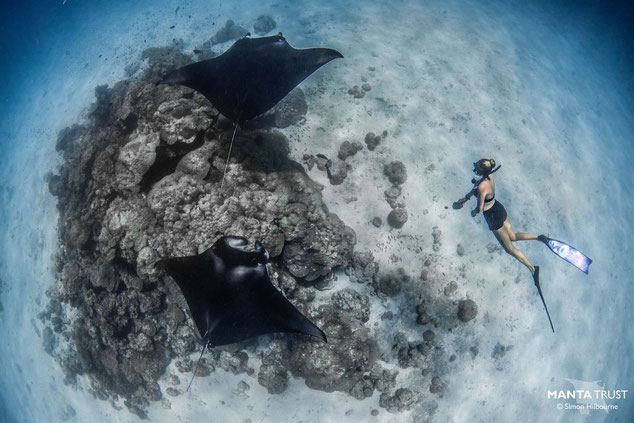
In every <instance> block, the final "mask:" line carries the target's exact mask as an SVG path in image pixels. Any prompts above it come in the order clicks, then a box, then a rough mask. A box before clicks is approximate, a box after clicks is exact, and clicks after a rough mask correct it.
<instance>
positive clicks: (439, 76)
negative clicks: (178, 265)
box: [0, 1, 634, 422]
mask: <svg viewBox="0 0 634 423" xmlns="http://www.w3.org/2000/svg"><path fill="white" fill-rule="evenodd" d="M178 6H180V7H181V9H179V11H178V12H175V10H176V8H177V7H178ZM65 7H67V8H68V14H69V19H68V21H67V22H65V23H64V24H62V23H60V25H59V29H60V30H59V32H57V33H55V34H52V35H51V38H50V39H49V40H47V41H46V45H47V46H50V48H46V49H44V48H43V49H42V51H40V54H39V55H38V60H37V61H35V60H34V61H33V62H32V65H31V67H28V68H27V67H25V68H23V69H20V70H19V71H20V72H22V73H23V75H24V77H23V79H22V82H21V84H19V85H16V87H15V105H14V107H13V108H12V110H11V113H10V114H9V115H7V116H4V117H3V121H4V122H3V123H2V136H3V137H6V140H7V141H6V142H5V143H4V145H6V147H5V153H4V157H3V159H2V161H3V166H2V170H1V171H0V172H1V176H2V179H1V180H2V181H3V182H2V190H1V191H0V192H1V195H2V204H3V206H2V208H1V209H0V218H1V223H0V228H2V233H3V236H2V245H1V247H0V248H1V249H2V255H3V259H2V264H1V265H0V278H1V279H2V293H1V297H0V298H1V300H2V305H3V311H2V312H0V328H1V330H2V333H3V335H4V336H3V341H2V342H1V343H0V357H2V359H3V362H4V363H5V366H4V369H5V370H4V372H3V378H2V382H0V390H1V392H2V396H3V397H4V399H5V403H6V406H7V408H9V409H10V410H15V416H16V418H17V420H18V421H22V420H24V421H28V422H30V421H34V422H38V421H43V420H44V419H45V418H46V417H50V416H54V418H53V420H55V421H61V420H63V419H69V420H70V421H73V420H74V421H88V420H90V419H96V418H100V419H101V420H103V421H135V420H136V417H135V416H133V415H131V414H129V413H128V412H127V411H126V410H125V409H124V410H122V411H117V410H115V409H113V408H112V407H111V406H110V404H109V403H107V402H102V401H98V400H95V399H93V397H92V396H90V395H89V394H88V393H87V388H88V387H87V383H86V381H82V382H80V385H79V387H78V389H73V388H72V387H70V386H66V385H64V384H63V383H62V380H63V375H62V374H61V371H60V369H59V367H58V366H57V364H56V363H54V361H53V360H51V358H50V357H49V356H48V355H46V354H45V352H44V350H43V348H42V346H41V342H40V340H39V339H38V337H37V331H38V325H39V322H37V321H36V320H35V314H36V313H37V312H38V311H39V309H40V307H41V304H42V302H43V298H44V292H45V291H46V289H47V288H49V287H50V286H51V284H52V283H53V278H54V275H53V271H52V257H53V254H54V252H55V248H56V245H57V234H56V224H57V214H56V208H55V201H54V198H52V197H51V196H50V194H49V193H48V189H47V186H46V184H45V175H46V173H47V172H49V171H54V170H55V168H56V167H57V165H58V162H57V160H58V159H57V158H56V157H57V156H56V153H55V139H56V135H57V132H58V131H59V130H60V129H62V128H63V127H65V126H68V125H70V124H72V123H74V122H77V121H80V120H81V119H82V118H83V116H84V114H85V110H86V108H87V107H88V106H89V104H90V103H91V102H92V101H93V96H94V87H95V86H97V85H99V84H103V83H109V84H112V83H114V82H116V81H117V80H119V79H121V78H122V77H123V76H124V69H125V67H126V66H127V65H128V64H130V63H133V62H136V61H138V60H139V54H140V52H141V51H142V50H143V49H144V48H146V47H149V46H155V45H156V46H160V45H166V44H169V43H170V42H171V40H172V38H182V39H183V40H184V41H185V42H186V46H190V47H191V48H193V47H194V46H196V45H198V44H199V43H200V42H202V41H204V40H206V39H208V38H209V37H210V36H211V35H212V34H213V33H214V32H215V31H216V30H217V27H218V26H219V25H221V24H222V23H223V22H225V21H226V20H227V19H233V20H235V21H236V22H237V23H239V24H242V25H244V26H249V25H251V24H252V22H254V21H255V18H256V17H257V16H258V15H259V14H261V13H268V14H270V15H271V16H273V17H274V19H275V20H276V21H277V27H278V29H279V30H281V31H282V32H283V33H284V35H285V36H286V37H287V39H288V40H289V42H290V43H291V44H292V45H293V46H295V47H308V46H314V45H320V46H330V47H333V48H336V49H338V50H339V51H341V52H342V53H343V54H344V56H345V59H344V60H341V61H335V62H333V63H331V64H329V65H328V66H326V67H325V68H324V69H322V70H320V71H319V72H317V73H316V74H314V75H313V76H311V78H309V79H308V80H306V81H305V82H304V83H303V84H302V88H303V90H304V92H305V93H306V96H307V102H308V107H309V112H308V115H307V118H306V122H305V123H304V124H303V125H301V126H298V127H291V128H289V129H287V130H286V135H287V136H288V137H289V139H290V140H291V149H292V153H291V154H292V156H293V158H294V159H295V160H297V161H300V162H301V160H302V156H303V155H304V154H317V153H321V154H325V155H326V156H328V157H335V156H336V155H337V151H338V149H339V146H340V145H341V143H342V142H343V141H346V140H348V141H359V142H363V139H364V137H365V134H366V133H367V132H374V133H377V134H379V133H381V132H382V131H384V130H387V132H388V135H387V137H386V138H385V139H384V140H382V142H381V144H380V146H379V147H378V148H377V149H376V150H375V151H373V152H370V151H368V150H366V149H364V150H363V151H361V152H359V153H358V154H356V155H355V156H353V157H351V158H349V159H348V162H349V163H350V164H351V169H350V170H349V171H348V176H347V178H346V179H345V181H344V182H343V184H341V185H337V186H333V185H330V183H329V181H328V178H327V177H326V175H325V173H323V172H320V171H318V170H317V169H316V168H315V169H313V170H311V171H310V172H309V175H310V176H311V177H312V178H313V179H315V180H317V181H318V182H321V183H322V184H323V185H324V186H325V189H324V191H323V194H324V198H325V201H326V203H327V204H328V206H329V208H330V210H331V211H333V212H334V213H337V214H338V215H339V216H340V217H341V218H342V220H343V221H344V222H345V223H346V224H347V225H349V226H351V227H352V228H353V229H354V230H355V232H356V234H357V238H358V244H357V247H356V249H357V250H360V251H371V252H372V253H373V254H374V256H375V259H376V260H377V261H378V262H379V263H380V265H381V266H382V267H385V268H391V267H394V268H397V267H403V268H404V269H405V270H406V272H407V273H409V274H412V275H419V274H420V273H421V271H422V270H423V269H426V270H427V271H428V272H429V275H430V277H429V278H428V280H429V281H430V282H429V283H430V284H433V285H432V286H431V288H432V289H436V290H437V291H438V292H439V294H440V292H441V291H442V290H443V288H444V287H445V286H446V285H447V283H448V282H451V281H455V282H456V283H457V287H458V288H457V292H456V296H457V298H471V299H473V300H474V301H475V302H476V303H477V304H478V309H479V313H478V316H477V318H476V319H475V320H474V321H472V322H470V323H469V324H468V325H464V326H461V327H460V328H459V329H457V330H455V331H452V332H444V333H442V334H438V336H440V339H439V340H438V342H439V343H440V344H441V345H442V346H443V348H445V349H447V350H453V351H455V354H456V355H457V356H458V359H457V360H455V362H451V363H447V369H446V374H445V375H444V376H443V379H444V381H445V383H446V385H447V388H446V391H445V393H444V395H443V396H442V397H438V396H433V398H434V399H435V400H436V401H437V402H438V410H437V411H436V414H435V417H434V421H438V422H462V421H473V420H474V416H477V420H478V421H486V422H498V421H499V422H508V421H544V420H546V419H547V420H548V421H561V422H567V421H579V418H580V415H579V414H578V411H574V410H568V411H566V410H564V411H558V410H557V408H556V406H557V403H556V402H554V401H551V400H548V399H547V397H546V394H547V391H548V390H553V389H571V385H570V384H569V383H568V382H566V381H565V379H566V378H573V379H579V380H587V381H597V380H599V381H601V382H600V383H601V384H605V387H606V389H607V388H610V389H629V388H631V386H628V384H631V380H633V377H632V376H633V375H632V366H631V356H632V346H633V341H634V335H633V333H632V331H631V330H630V329H629V322H630V321H631V317H632V307H631V304H632V301H633V300H634V298H633V293H632V289H631V281H632V277H631V274H632V264H631V262H629V260H628V258H629V257H631V255H632V252H633V251H632V243H631V237H630V236H628V235H627V234H629V233H630V232H631V229H632V223H631V220H630V217H631V216H632V212H633V211H634V207H633V204H632V199H631V198H632V196H631V194H632V188H631V187H630V185H629V180H628V179H626V177H627V176H629V171H630V170H631V164H630V163H631V160H632V158H633V156H634V155H633V154H632V153H633V152H632V145H631V139H632V136H633V135H634V129H633V127H632V123H631V122H630V121H629V116H631V112H632V109H631V105H632V102H631V100H630V99H629V98H627V95H628V93H627V92H625V93H624V92H623V91H622V90H621V89H620V88H621V86H620V85H619V81H618V79H617V78H616V77H615V76H614V75H615V74H616V73H617V72H616V71H615V70H612V68H611V67H610V66H609V64H606V62H605V60H607V59H608V58H609V57H610V56H609V55H607V53H606V56H600V55H588V51H593V50H598V49H599V47H600V46H598V45H597V46H594V45H592V44H590V45H588V41H587V40H588V39H590V40H595V39H593V38H591V37H589V38H586V37H585V36H584V34H583V33H579V32H578V31H577V32H575V30H576V29H577V30H578V27H576V26H575V25H573V24H569V25H565V24H564V23H562V22H560V21H559V20H557V19H556V18H555V17H553V16H550V15H548V14H547V13H544V12H543V11H542V10H541V9H539V8H537V7H535V8H529V7H523V6H519V5H517V4H504V3H502V2H499V3H495V2H494V3H488V4H480V3H479V2H457V1H456V2H436V1H432V2H426V3H420V2H406V1H403V2H393V3H389V4H381V3H379V2H366V3H349V4H346V5H345V7H344V5H342V4H339V3H323V2H320V3H317V2H315V3H302V4H301V5H299V4H297V5H296V4H293V5H291V4H288V5H287V4H284V3H274V2H259V3H257V4H254V6H253V7H245V5H244V4H238V3H231V2H223V3H220V4H218V5H209V4H206V5H203V4H200V3H197V2H186V3H183V2H162V3H161V4H160V5H159V6H157V5H152V6H150V5H149V4H148V3H145V2H141V3H139V4H138V5H137V6H135V7H134V8H132V9H128V8H125V7H123V6H117V5H114V6H111V7H108V8H107V9H103V10H99V9H97V8H94V9H89V7H88V6H87V5H79V4H73V3H71V2H68V3H67V4H66V5H65ZM190 15H191V18H188V16H190ZM79 17H81V19H79ZM209 22H212V23H215V26H211V27H210V26H209ZM171 25H175V27H174V28H173V29H169V27H170V26H171ZM595 42H597V43H598V42H599V41H597V40H595ZM229 44H230V43H227V44H226V45H225V47H228V46H229ZM593 47H594V48H593ZM364 83H365V84H369V85H370V86H371V89H370V90H369V91H367V92H366V94H365V96H364V97H363V98H359V99H357V98H355V97H354V96H352V95H350V94H349V93H348V90H349V89H350V88H352V87H353V86H355V85H358V86H361V85H362V84H364ZM630 94H631V93H630ZM628 140H629V141H628ZM489 156H492V157H495V159H496V160H497V162H498V163H500V164H502V168H501V170H500V171H499V172H498V173H497V174H496V177H497V181H498V185H497V192H496V198H498V199H500V200H501V201H502V202H503V203H504V205H505V206H506V208H507V210H508V211H509V219H510V220H511V222H512V224H513V226H514V227H515V228H516V229H517V230H527V231H529V232H538V233H545V234H548V235H550V236H553V237H555V238H558V239H561V240H564V241H568V242H570V243H571V244H573V245H575V246H576V247H577V248H579V249H580V250H582V251H584V252H585V253H586V254H588V255H589V256H590V257H591V258H592V259H593V260H594V262H593V264H592V266H591V269H590V274H589V275H588V276H586V275H584V274H582V273H581V272H579V271H578V270H576V269H574V268H573V267H571V266H569V265H567V264H566V263H564V262H562V261H561V260H559V259H558V258H557V257H555V256H554V255H552V254H551V253H550V252H548V251H547V250H546V248H544V246H543V245H541V244H538V243H530V242H527V243H524V244H519V246H520V248H521V249H522V250H523V251H525V253H526V254H527V256H528V257H529V258H530V259H531V260H532V261H533V262H534V263H536V264H538V265H540V266H541V269H542V270H541V272H542V287H543V290H544V295H545V297H546V299H547V301H548V305H549V309H550V312H551V315H552V317H553V321H554V324H555V328H556V330H557V333H556V334H555V335H553V334H552V333H551V332H550V330H549V327H548V322H547V319H546V316H545V313H544V312H543V308H542V305H541V303H540V300H539V297H538V296H537V294H536V292H535V289H534V287H533V285H532V280H531V278H530V274H529V273H528V271H527V270H526V269H524V268H523V267H522V266H521V265H520V264H519V263H517V262H516V261H514V260H513V259H512V258H510V257H509V256H507V255H505V254H504V253H503V252H502V251H500V250H499V249H495V248H494V247H495V245H496V241H495V239H494V238H493V237H492V235H491V234H489V231H488V230H487V229H486V225H485V223H484V222H483V221H482V218H481V217H478V218H476V219H475V220H474V219H472V218H471V217H470V216H469V210H468V206H467V207H465V208H463V209H462V210H460V211H454V210H452V209H451V204H452V202H453V201H455V200H457V199H458V198H460V197H461V196H463V195H464V194H465V192H466V191H467V190H468V189H469V188H470V186H469V180H470V178H471V163H472V162H473V161H475V160H477V159H479V158H481V157H489ZM392 160H399V161H402V162H403V163H404V164H405V166H406V168H407V174H408V177H407V181H406V182H405V183H404V184H403V185H402V194H401V195H402V197H401V198H402V199H403V201H404V203H405V207H406V209H407V210H408V215H409V219H408V221H407V223H406V224H405V226H404V227H403V228H402V229H400V230H395V229H389V226H387V225H386V224H385V223H384V224H383V226H382V227H380V228H376V227H375V226H373V225H372V224H371V220H372V219H373V218H374V217H376V216H378V217H381V218H382V219H383V221H385V219H386V216H387V214H388V213H389V211H390V210H391V209H390V206H389V205H388V203H387V202H386V201H385V200H384V194H383V192H384V191H385V190H386V189H388V188H389V187H390V183H389V182H388V181H387V179H386V178H385V177H384V176H383V166H384V165H385V164H386V163H388V162H390V161H392ZM354 198H356V200H354V201H352V200H353V199H354ZM606 210H607V211H609V212H608V213H606ZM434 227H435V228H437V230H439V231H440V233H441V245H439V246H438V247H437V251H434V250H433V244H434V239H433V236H432V232H433V230H434ZM458 245H460V246H461V250H462V253H461V254H458V252H457V251H458ZM430 257H432V258H433V260H432V263H431V264H430V265H429V266H425V261H426V260H427V259H428V258H430ZM349 283H350V282H349V281H348V280H347V278H346V276H345V275H344V274H343V272H340V273H339V274H338V280H337V281H336V285H335V287H334V288H342V287H345V286H346V285H347V284H349ZM436 285H437V286H436ZM397 300H398V299H397ZM376 307H378V305H377V306H376ZM373 310H374V309H373ZM395 311H397V309H395ZM411 313H412V314H414V313H413V311H412V312H411ZM414 319H415V316H407V315H404V316H403V321H404V322H405V323H403V327H402V328H400V329H402V330H404V331H406V332H407V333H408V334H410V335H412V336H415V335H416V330H419V331H420V327H419V328H418V329H417V327H416V326H415V325H413V324H409V323H407V322H410V321H413V320H414ZM374 321H379V316H377V315H373V316H372V320H371V322H374ZM377 330H379V331H383V332H384V333H386V334H387V333H389V331H387V330H386V328H385V327H383V326H379V328H378V329H377ZM383 332H382V333H383ZM418 336H419V337H420V334H419V335H418ZM386 342H387V341H386ZM498 344H500V345H502V346H506V347H507V348H506V352H505V354H503V355H500V354H494V352H495V351H496V346H497V345H498ZM474 345H476V346H477V347H478V350H479V352H480V353H479V354H478V355H477V356H476V357H475V358H472V356H471V353H470V351H469V348H470V347H472V346H474ZM509 346H512V348H508V347H509ZM497 351H499V349H498V350H497ZM170 371H174V369H173V368H172V367H170V368H169V369H168V372H167V373H169V372H170ZM416 377H417V375H414V374H413V371H404V370H402V371H401V373H400V375H399V378H402V379H403V380H407V379H408V378H416ZM245 378H246V379H247V382H249V385H250V390H249V391H248V392H246V393H245V392H239V391H238V390H236V389H235V388H236V386H237V385H238V383H239V382H240V381H241V380H244V379H245ZM164 383H166V382H164ZM162 387H163V385H162ZM429 395H430V397H432V395H433V394H431V393H430V394H429ZM170 402H171V408H169V409H164V408H163V406H162V404H161V403H160V402H159V403H155V404H153V405H152V406H151V408H150V409H149V410H148V414H149V416H150V418H151V419H152V420H154V421H183V422H185V421H199V420H204V419H208V418H209V415H210V413H212V414H213V416H214V417H215V419H217V420H216V421H231V422H233V421H243V420H246V419H249V418H250V419H251V420H252V421H254V422H256V421H276V422H285V421H288V422H291V421H292V422H296V421H302V422H330V421H332V422H335V421H336V422H343V421H359V420H361V421H366V420H368V421H379V422H391V421H394V422H396V421H399V422H400V421H404V419H407V417H408V414H407V413H403V414H390V413H388V412H387V411H385V410H384V409H382V408H379V406H378V395H375V396H374V397H372V398H368V399H366V400H364V401H357V400H355V399H354V398H352V397H350V396H348V395H345V394H341V393H332V394H327V393H324V392H319V391H314V390H310V389H309V388H307V387H306V386H305V385H304V383H303V381H302V380H299V379H293V380H291V383H290V386H289V388H288V389H287V390H286V391H285V392H284V393H283V394H282V395H277V396H275V395H269V394H268V393H267V392H266V390H265V389H264V388H263V387H261V386H260V385H259V384H258V383H257V382H256V381H251V380H249V378H248V377H246V376H245V375H241V376H233V375H231V374H229V373H226V372H224V371H222V370H218V371H216V372H214V373H212V375H211V376H209V377H206V378H201V379H198V380H197V381H196V383H195V384H194V385H193V388H192V391H191V393H189V394H184V395H181V396H179V397H176V398H170ZM619 406H620V407H619V410H618V411H617V410H614V411H610V413H605V412H603V411H591V412H590V413H591V418H592V421H610V422H611V421H624V422H625V421H628V419H630V418H631V416H632V414H633V413H634V412H633V407H632V402H631V401H623V402H621V403H619ZM71 407H72V411H71ZM372 409H378V410H380V413H379V415H378V416H376V417H375V416H371V415H370V410H372ZM370 419H372V420H370Z"/></svg>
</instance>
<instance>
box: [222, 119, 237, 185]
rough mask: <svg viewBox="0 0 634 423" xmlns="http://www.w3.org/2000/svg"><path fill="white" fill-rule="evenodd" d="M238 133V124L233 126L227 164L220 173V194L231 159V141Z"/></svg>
mask: <svg viewBox="0 0 634 423" xmlns="http://www.w3.org/2000/svg"><path fill="white" fill-rule="evenodd" d="M237 131H238V124H237V123H235V124H234V125H233V135H232V136H231V143H230V144H229V153H228V154H227V162H226V163H225V170H224V171H223V172H222V181H221V182H220V193H221V194H222V186H223V185H224V184H225V175H226V174H227V167H228V166H229V159H230V158H231V147H233V140H234V139H235V138H236V132H237Z"/></svg>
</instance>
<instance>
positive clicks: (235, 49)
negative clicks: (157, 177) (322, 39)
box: [157, 32, 343, 189]
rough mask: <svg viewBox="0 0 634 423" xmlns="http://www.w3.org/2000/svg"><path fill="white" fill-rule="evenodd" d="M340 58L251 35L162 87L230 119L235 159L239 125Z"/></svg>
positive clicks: (282, 40) (164, 81)
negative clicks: (189, 93)
mask: <svg viewBox="0 0 634 423" xmlns="http://www.w3.org/2000/svg"><path fill="white" fill-rule="evenodd" d="M337 58H343V55H342V54H341V53H339V52H338V51H337V50H333V49H330V48H307V49H296V48H293V47H291V45H290V44H288V42H287V41H286V39H285V38H284V36H282V33H281V32H280V33H279V34H277V35H274V36H270V37H259V38H250V37H249V36H248V34H247V36H246V37H244V38H242V39H240V40H238V41H236V42H235V43H234V44H233V45H232V46H231V47H230V48H229V49H228V50H227V51H225V52H224V53H222V54H221V55H220V56H217V57H214V58H212V59H208V60H203V61H200V62H196V63H192V64H190V65H187V66H183V67H181V68H178V69H176V70H174V71H171V72H169V73H168V74H167V75H165V76H164V77H163V79H161V80H160V81H159V82H158V83H157V85H158V84H170V85H175V84H177V85H184V86H186V87H189V88H191V89H193V90H196V91H198V92H199V93H201V94H202V95H203V96H205V97H206V98H207V99H208V100H209V101H210V102H211V103H212V105H213V106H214V107H215V108H216V109H218V111H219V112H220V113H222V114H223V115H224V116H225V117H227V118H228V119H229V120H231V121H232V122H233V123H234V130H233V136H232V137H231V144H230V146H229V156H230V155H231V146H232V145H233V140H234V139H235V134H236V131H237V129H238V125H240V124H242V123H244V122H246V121H248V120H250V119H253V118H254V117H256V116H259V115H261V114H262V113H264V112H266V111H267V110H269V109H271V108H272V107H273V106H275V105H276V104H277V103H278V102H279V101H280V100H282V99H283V98H284V97H285V96H286V95H287V94H288V93H289V92H291V90H292V89H293V88H295V87H296V86H297V85H299V83H300V82H302V81H303V80H304V79H306V78H307V77H308V76H309V75H310V74H312V73H313V72H315V71H316V70H317V69H319V68H320V67H322V66H323V65H324V64H326V63H328V62H330V61H331V60H333V59H337ZM228 163H229V157H227V164H228ZM226 170H227V165H225V172H224V173H226ZM224 173H223V180H222V181H223V183H224ZM221 189H222V183H221Z"/></svg>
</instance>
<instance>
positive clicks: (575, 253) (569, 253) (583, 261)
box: [537, 235, 592, 275]
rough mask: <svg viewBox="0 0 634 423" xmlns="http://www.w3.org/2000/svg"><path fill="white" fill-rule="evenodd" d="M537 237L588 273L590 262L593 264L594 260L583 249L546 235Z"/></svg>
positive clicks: (553, 250)
mask: <svg viewBox="0 0 634 423" xmlns="http://www.w3.org/2000/svg"><path fill="white" fill-rule="evenodd" d="M537 239H538V240H540V241H541V242H543V243H544V244H546V245H547V246H548V248H550V250H551V251H552V252H553V253H555V254H557V255H558V256H559V257H561V258H562V259H564V260H566V261H567V262H568V263H570V264H572V265H573V266H575V267H577V268H578V269H579V270H581V271H582V272H584V273H585V274H586V275H587V274H588V268H589V267H590V264H592V260H591V259H590V258H589V257H588V256H586V255H585V254H583V253H582V252H581V251H579V250H577V249H576V248H574V247H572V246H570V245H568V244H566V243H565V242H561V241H558V240H556V239H551V238H548V237H547V236H545V235H539V236H538V237H537Z"/></svg>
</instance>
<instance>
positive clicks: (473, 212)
mask: <svg viewBox="0 0 634 423" xmlns="http://www.w3.org/2000/svg"><path fill="white" fill-rule="evenodd" d="M480 186H482V184H480ZM480 186H479V187H478V204H477V205H476V208H475V209H473V210H471V216H472V217H474V216H475V215H476V214H478V213H481V212H482V208H483V207H484V197H486V192H484V190H483V189H481V187H480Z"/></svg>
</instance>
